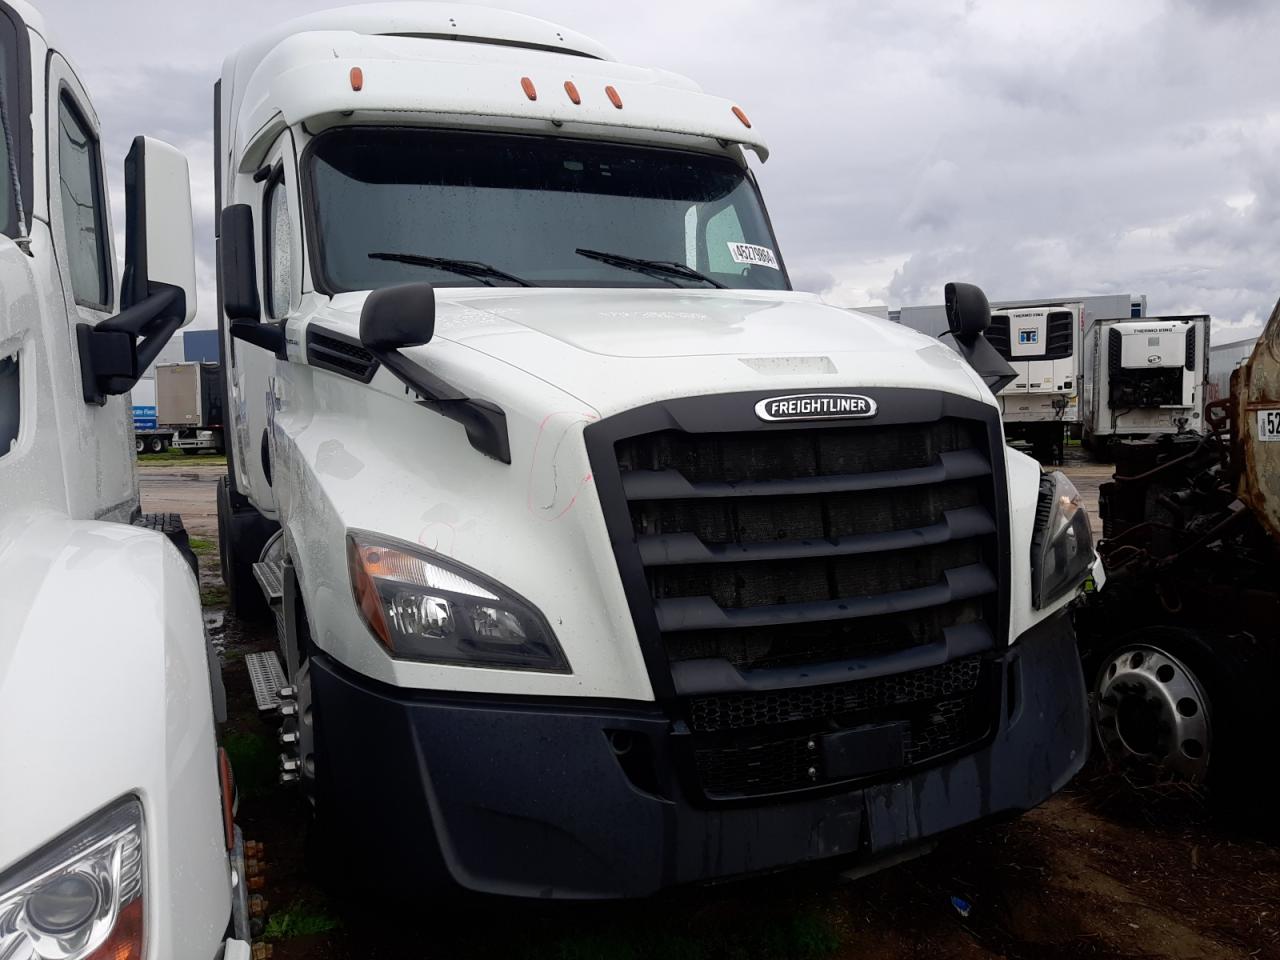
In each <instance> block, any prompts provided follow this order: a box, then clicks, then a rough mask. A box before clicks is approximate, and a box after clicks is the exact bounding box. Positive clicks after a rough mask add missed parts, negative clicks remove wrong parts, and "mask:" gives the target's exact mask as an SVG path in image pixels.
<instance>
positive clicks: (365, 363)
mask: <svg viewBox="0 0 1280 960" xmlns="http://www.w3.org/2000/svg"><path fill="white" fill-rule="evenodd" d="M307 363H308V364H310V365H311V366H313V367H319V368H320V369H321V370H328V371H329V372H330V373H338V374H341V375H342V376H344V377H350V378H351V379H353V380H359V381H360V382H361V383H368V382H369V381H370V380H372V379H373V375H374V373H375V372H376V371H377V369H378V361H377V360H375V359H374V357H373V354H372V353H370V352H369V351H368V350H366V349H365V348H364V347H362V346H361V345H360V344H359V343H358V342H357V341H355V340H353V339H351V338H349V337H345V336H343V335H341V334H338V333H333V332H331V331H326V332H324V333H321V332H320V331H319V330H317V329H315V328H314V327H309V328H308V329H307Z"/></svg>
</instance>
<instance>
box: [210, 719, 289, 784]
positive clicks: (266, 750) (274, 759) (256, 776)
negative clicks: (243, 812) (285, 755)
mask: <svg viewBox="0 0 1280 960" xmlns="http://www.w3.org/2000/svg"><path fill="white" fill-rule="evenodd" d="M222 745H223V747H225V748H226V750H227V756H228V757H230V758H231V769H232V770H233V771H235V775H236V787H237V788H238V789H239V791H240V794H241V795H242V796H245V797H254V796H261V795H262V794H264V793H266V792H267V791H268V790H270V789H272V788H273V787H274V786H275V783H276V772H277V768H278V766H279V760H278V756H277V751H276V749H275V747H274V745H273V744H272V742H271V741H270V740H268V739H267V738H266V737H264V736H262V735H260V734H257V733H249V732H245V731H241V730H228V731H227V733H226V735H225V736H224V737H223V738H222Z"/></svg>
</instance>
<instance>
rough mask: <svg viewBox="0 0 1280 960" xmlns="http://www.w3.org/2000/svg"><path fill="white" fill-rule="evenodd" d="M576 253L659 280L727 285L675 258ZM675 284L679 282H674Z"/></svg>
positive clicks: (580, 250)
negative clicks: (676, 278) (658, 258)
mask: <svg viewBox="0 0 1280 960" xmlns="http://www.w3.org/2000/svg"><path fill="white" fill-rule="evenodd" d="M574 253H576V254H578V256H580V257H588V258H590V259H592V260H599V261H600V262H601V263H607V264H609V266H611V267H621V268H622V269H623V270H634V271H636V272H637V273H647V274H648V275H649V276H651V277H657V278H658V279H659V280H666V281H668V282H670V281H671V278H672V277H681V278H682V279H685V280H701V281H702V282H703V283H709V284H711V286H713V287H718V288H719V289H721V290H724V289H725V285H724V284H723V283H721V282H720V281H719V280H713V279H712V278H711V277H708V276H707V275H706V274H705V273H699V272H698V271H697V270H695V269H693V267H686V266H685V265H684V264H683V263H676V262H675V261H674V260H645V259H644V258H642V257H627V256H623V255H622V254H620V253H605V252H604V251H602V250H586V249H584V248H582V247H579V248H578V249H577V250H575V251H574ZM671 285H672V286H673V287H674V286H679V284H675V283H672V284H671Z"/></svg>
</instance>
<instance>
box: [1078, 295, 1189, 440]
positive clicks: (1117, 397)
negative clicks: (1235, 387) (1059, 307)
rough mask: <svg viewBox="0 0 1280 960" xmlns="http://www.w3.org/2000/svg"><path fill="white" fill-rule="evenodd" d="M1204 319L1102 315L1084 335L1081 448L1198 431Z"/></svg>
mask: <svg viewBox="0 0 1280 960" xmlns="http://www.w3.org/2000/svg"><path fill="white" fill-rule="evenodd" d="M1209 325H1210V322H1209V317H1208V316H1207V315H1205V314H1194V315H1188V316H1167V317H1143V318H1141V319H1130V318H1124V319H1116V320H1099V321H1098V322H1096V323H1094V324H1093V325H1092V326H1090V327H1089V328H1088V330H1087V331H1086V333H1085V349H1084V353H1085V357H1086V366H1085V394H1084V405H1083V409H1084V434H1083V441H1084V443H1085V445H1086V446H1090V447H1095V448H1098V449H1103V450H1105V448H1106V447H1107V446H1108V445H1109V444H1110V443H1111V442H1112V441H1113V440H1118V439H1132V438H1137V437H1145V436H1153V435H1154V436H1158V435H1162V434H1177V433H1185V432H1187V431H1193V432H1199V431H1202V429H1203V415H1204V400H1205V392H1206V388H1207V386H1208V382H1209V373H1208V371H1209Z"/></svg>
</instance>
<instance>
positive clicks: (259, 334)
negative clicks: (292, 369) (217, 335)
mask: <svg viewBox="0 0 1280 960" xmlns="http://www.w3.org/2000/svg"><path fill="white" fill-rule="evenodd" d="M231 336H232V337H233V338H234V339H236V340H243V341H244V342H245V343H251V344H253V345H254V346H255V347H261V348H262V349H263V350H266V351H267V352H268V353H271V354H274V355H275V358H276V359H277V360H288V359H289V355H288V353H286V351H285V335H284V325H283V324H280V323H262V322H260V321H258V320H243V319H242V320H232V321H231Z"/></svg>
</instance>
